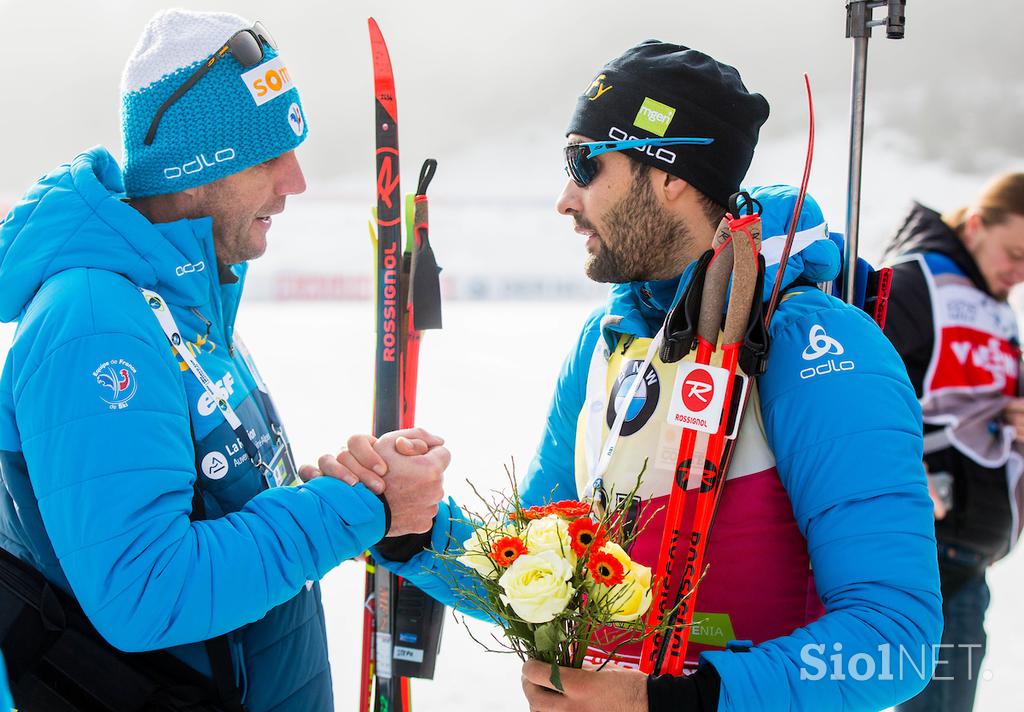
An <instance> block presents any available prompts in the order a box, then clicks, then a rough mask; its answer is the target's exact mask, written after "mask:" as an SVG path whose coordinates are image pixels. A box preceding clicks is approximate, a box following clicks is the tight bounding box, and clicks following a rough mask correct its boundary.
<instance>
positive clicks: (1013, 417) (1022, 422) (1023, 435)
mask: <svg viewBox="0 0 1024 712" xmlns="http://www.w3.org/2000/svg"><path fill="white" fill-rule="evenodd" d="M1003 420H1005V421H1006V422H1007V423H1009V424H1010V425H1012V426H1013V429H1014V430H1016V431H1017V442H1024V398H1014V399H1013V400H1011V401H1010V403H1009V404H1008V405H1007V406H1006V408H1005V409H1004V410H1003Z"/></svg>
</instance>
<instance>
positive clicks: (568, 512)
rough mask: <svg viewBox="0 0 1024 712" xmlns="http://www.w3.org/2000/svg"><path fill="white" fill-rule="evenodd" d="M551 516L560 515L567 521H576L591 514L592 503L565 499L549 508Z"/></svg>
mask: <svg viewBox="0 0 1024 712" xmlns="http://www.w3.org/2000/svg"><path fill="white" fill-rule="evenodd" d="M547 509H548V513H549V514H558V515H560V516H562V517H565V518H566V519H576V518H577V517H585V516H587V515H588V514H590V503H588V502H578V501H576V500H574V499H565V500H562V501H561V502H555V503H553V504H549V505H548V506H547Z"/></svg>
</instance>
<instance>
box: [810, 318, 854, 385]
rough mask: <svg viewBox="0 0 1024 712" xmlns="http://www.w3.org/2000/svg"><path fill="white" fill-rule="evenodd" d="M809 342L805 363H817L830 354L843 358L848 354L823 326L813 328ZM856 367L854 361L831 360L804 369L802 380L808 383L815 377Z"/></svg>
mask: <svg viewBox="0 0 1024 712" xmlns="http://www.w3.org/2000/svg"><path fill="white" fill-rule="evenodd" d="M807 341H808V344H807V348H805V349H804V352H803V357H804V360H805V361H815V360H817V359H820V358H821V357H822V356H827V355H829V354H833V355H835V356H842V355H843V354H844V353H846V349H844V348H843V345H842V344H841V343H839V342H838V341H836V340H835V339H833V338H832V337H831V336H829V335H828V334H826V333H825V327H823V326H822V325H821V324H815V325H814V326H812V327H811V331H810V333H808V334H807ZM856 367H857V364H855V363H854V362H853V361H849V360H843V361H837V360H836V359H834V358H830V359H828V360H827V361H825V362H824V363H821V364H818V365H817V366H809V367H807V368H805V369H803V370H802V371H800V378H802V379H804V380H805V381H806V380H807V379H808V378H814V377H815V376H827V375H828V374H830V373H839V372H841V371H852V370H853V369H855V368H856Z"/></svg>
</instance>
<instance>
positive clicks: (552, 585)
mask: <svg viewBox="0 0 1024 712" xmlns="http://www.w3.org/2000/svg"><path fill="white" fill-rule="evenodd" d="M572 574H573V566H572V564H570V563H569V562H568V561H566V560H565V559H563V558H562V557H561V556H559V555H558V554H557V553H555V552H553V551H542V552H540V553H539V554H523V555H522V556H520V557H519V558H518V559H516V560H515V561H513V562H512V565H511V566H509V567H508V569H507V570H506V571H505V573H503V574H502V575H501V578H500V579H498V585H499V586H501V588H502V590H504V591H505V593H503V594H501V600H502V602H503V603H505V605H507V606H511V608H512V610H513V611H515V612H516V615H518V616H519V617H520V618H522V619H523V620H524V621H527V622H529V623H547V622H548V621H550V620H552V619H554V617H555V616H557V615H558V614H559V613H561V612H562V611H564V610H565V606H566V604H568V603H569V600H570V599H572V597H573V594H575V593H576V589H574V588H573V587H572V585H571V581H572Z"/></svg>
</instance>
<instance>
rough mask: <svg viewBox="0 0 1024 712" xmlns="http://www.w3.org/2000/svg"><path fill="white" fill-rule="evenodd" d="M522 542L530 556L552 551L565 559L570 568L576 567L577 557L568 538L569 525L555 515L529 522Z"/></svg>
mask: <svg viewBox="0 0 1024 712" xmlns="http://www.w3.org/2000/svg"><path fill="white" fill-rule="evenodd" d="M523 541H525V542H526V546H528V547H529V548H530V553H531V554H539V553H540V552H542V551H552V552H554V553H555V554H557V555H558V556H559V557H561V558H563V559H566V560H567V561H568V562H569V565H570V566H572V567H573V568H575V567H576V559H577V557H576V553H575V552H574V551H573V550H572V540H571V539H570V538H569V523H568V522H567V521H565V520H564V519H562V518H561V517H560V516H558V515H557V514H549V515H548V516H546V517H542V518H541V519H534V520H533V521H531V522H530V523H529V524H528V525H527V526H526V531H525V532H523Z"/></svg>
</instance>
